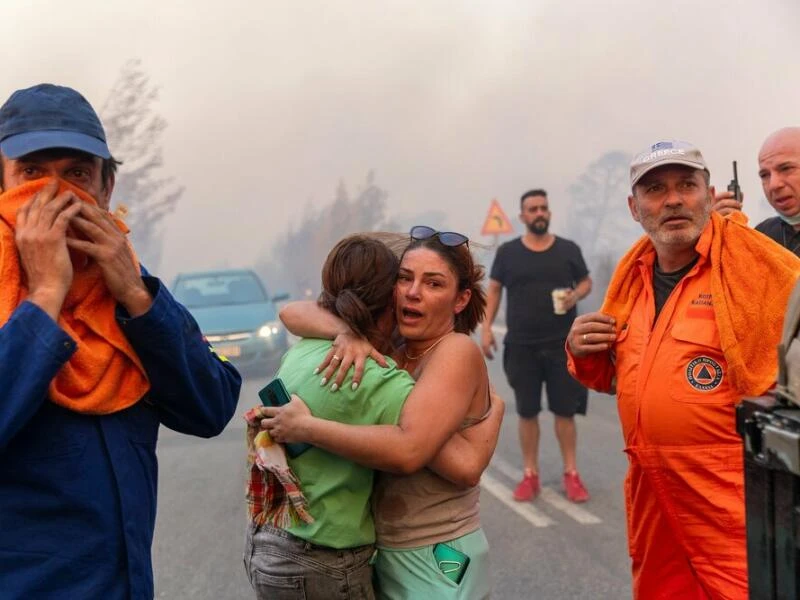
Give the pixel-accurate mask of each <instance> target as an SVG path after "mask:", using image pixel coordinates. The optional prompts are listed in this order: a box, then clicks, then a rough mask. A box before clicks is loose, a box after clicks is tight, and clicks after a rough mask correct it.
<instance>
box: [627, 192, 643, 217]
mask: <svg viewBox="0 0 800 600" xmlns="http://www.w3.org/2000/svg"><path fill="white" fill-rule="evenodd" d="M628 209H629V210H630V211H631V216H632V217H633V220H634V221H636V222H637V223H641V222H642V221H641V219H640V218H639V203H638V202H637V201H636V198H634V197H633V196H632V195H631V196H628Z"/></svg>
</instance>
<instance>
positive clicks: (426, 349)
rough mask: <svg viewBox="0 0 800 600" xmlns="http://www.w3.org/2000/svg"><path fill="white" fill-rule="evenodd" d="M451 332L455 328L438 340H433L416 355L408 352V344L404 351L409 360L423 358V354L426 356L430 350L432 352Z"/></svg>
mask: <svg viewBox="0 0 800 600" xmlns="http://www.w3.org/2000/svg"><path fill="white" fill-rule="evenodd" d="M451 333H453V330H452V329H451V330H450V331H448V332H447V333H445V334H444V335H443V336H442V337H440V338H439V339H438V340H436V341H435V342H433V343H432V344H431V345H430V346H428V347H427V348H425V350H423V351H422V352H420V353H419V354H417V355H416V356H412V355H411V354H409V353H408V349H407V348H408V347H407V346H406V349H405V350H403V353H404V354H405V355H406V358H407V359H408V360H419V359H420V358H422V357H423V356H425V355H426V354H427V353H428V352H430V351H431V350H433V349H434V348H436V346H437V345H438V344H439V342H441V341H442V340H443V339H444V338H446V337H447V336H448V335H450V334H451Z"/></svg>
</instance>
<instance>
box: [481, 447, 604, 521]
mask: <svg viewBox="0 0 800 600" xmlns="http://www.w3.org/2000/svg"><path fill="white" fill-rule="evenodd" d="M491 466H492V467H494V468H495V469H497V470H498V471H500V472H501V473H502V474H503V475H505V476H506V477H508V478H509V479H511V480H512V481H516V480H517V479H519V476H520V471H519V469H517V468H514V467H512V466H511V465H510V464H508V463H507V462H506V461H504V460H503V459H501V458H497V457H496V456H495V457H494V458H492V463H491ZM500 485H502V484H500ZM539 497H540V498H541V499H542V500H544V501H545V502H547V503H548V504H549V505H550V506H552V507H553V508H556V509H558V510H560V511H561V512H563V513H566V514H567V516H569V517H570V518H572V519H574V520H575V521H577V522H578V523H580V524H582V525H595V524H597V523H602V522H603V520H602V519H601V518H600V517H598V516H595V515H593V514H592V513H590V512H589V511H588V510H586V509H585V508H581V507H580V506H578V505H577V504H575V503H574V502H570V501H569V500H567V499H566V498H565V497H564V496H562V495H561V494H560V493H559V492H557V491H556V490H554V489H553V488H550V487H547V486H544V487H542V492H541V494H540V495H539Z"/></svg>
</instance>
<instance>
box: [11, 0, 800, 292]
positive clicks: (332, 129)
mask: <svg viewBox="0 0 800 600" xmlns="http://www.w3.org/2000/svg"><path fill="white" fill-rule="evenodd" d="M799 23H800V3H799V2H797V0H739V1H737V0H705V1H703V0H701V1H697V0H671V1H669V2H668V1H665V0H606V1H603V2H598V1H596V0H554V1H550V0H538V1H537V0H519V1H510V0H492V1H486V2H468V1H452V2H437V1H435V0H425V1H421V0H406V1H404V2H395V1H390V2H386V1H380V0H379V1H377V2H367V1H366V0H361V1H353V0H337V1H336V2H318V1H308V0H307V1H304V2H270V1H256V0H226V1H225V2H218V1H217V2H209V1H206V0H191V1H190V0H185V1H167V0H157V1H156V0H143V1H135V0H126V1H121V0H105V1H98V0H71V1H70V2H63V1H61V2H57V1H54V0H3V1H2V3H0V49H2V55H3V60H2V62H0V64H2V69H3V77H2V84H3V87H2V88H1V89H0V96H2V98H5V97H7V96H8V95H9V94H10V93H11V92H12V91H13V90H15V89H17V88H21V87H26V86H28V85H32V84H35V83H39V82H42V81H50V82H53V83H60V84H64V85H70V86H72V87H75V88H76V89H78V90H80V91H81V92H83V93H84V95H86V96H87V98H88V99H89V100H90V101H91V102H92V103H93V104H94V105H95V106H96V107H97V108H98V109H99V108H100V106H102V104H103V102H104V100H105V98H106V96H107V94H108V90H109V88H110V87H111V85H112V84H113V82H114V80H115V79H116V77H117V75H118V72H119V69H120V67H121V66H122V64H123V63H124V62H125V61H126V60H128V59H130V58H139V59H141V60H142V66H143V68H144V69H145V70H146V72H147V73H148V74H149V75H150V77H151V80H152V81H153V82H154V83H156V84H157V85H159V86H160V88H161V96H160V101H159V104H158V110H159V111H160V113H161V114H162V115H163V116H164V118H166V119H167V121H168V122H169V128H168V130H167V132H166V134H165V137H164V151H165V160H166V170H167V171H168V173H169V174H174V175H175V176H176V177H177V179H178V180H179V181H180V183H182V184H184V185H185V186H186V188H187V191H186V193H185V194H184V196H183V198H182V200H181V204H180V205H179V208H178V210H177V211H176V213H175V214H174V215H172V216H171V217H170V220H169V223H168V227H167V233H168V238H167V241H166V245H165V256H164V261H163V263H162V265H163V266H162V274H164V275H165V276H167V277H171V276H172V275H173V274H174V273H175V272H177V271H180V270H187V269H197V268H205V267H210V266H217V265H219V264H221V263H222V262H223V261H227V262H228V264H230V265H231V266H239V265H243V266H244V265H248V264H250V263H252V261H253V260H254V258H255V255H256V254H258V253H259V252H261V251H262V249H264V248H268V247H269V246H270V245H271V241H272V240H273V239H274V235H275V232H276V231H282V230H283V229H285V228H286V227H288V226H289V224H290V222H292V221H294V222H297V221H298V220H299V219H300V218H301V216H302V214H303V211H304V209H305V208H306V207H307V206H308V205H309V204H310V205H312V206H313V205H314V204H322V203H327V202H329V201H330V200H331V198H332V197H333V193H334V190H335V188H336V185H337V183H338V181H339V180H340V179H343V180H344V181H345V182H346V183H347V184H348V185H349V187H350V188H351V189H353V188H356V187H357V186H358V185H359V184H360V183H361V182H363V180H364V177H365V175H366V173H367V171H368V170H370V169H375V172H376V181H377V183H378V184H379V185H380V186H381V187H383V188H385V189H387V190H388V191H389V193H390V200H391V202H392V203H393V205H394V207H393V208H392V210H393V211H395V212H413V211H416V210H419V211H422V210H428V209H431V208H438V209H440V210H443V211H445V212H446V213H447V214H448V220H449V223H448V224H449V225H450V226H451V227H452V228H453V229H456V230H460V231H463V232H465V233H467V234H469V235H471V236H477V235H478V232H479V230H480V226H481V223H482V221H483V218H484V216H485V214H486V211H487V210H488V207H489V202H490V200H491V199H492V198H495V197H496V198H498V199H499V200H500V202H501V204H502V205H503V207H504V208H505V210H506V212H507V213H509V214H510V216H515V215H516V212H517V210H518V208H517V207H518V198H519V195H520V193H521V192H522V191H524V190H526V189H528V188H531V187H545V188H547V189H548V190H549V191H550V193H551V206H552V209H553V213H554V228H555V229H556V230H558V227H559V222H562V223H563V221H564V220H566V219H568V218H571V216H570V215H569V214H568V198H567V195H566V188H567V187H568V186H569V184H570V183H572V182H573V181H574V180H575V179H576V177H577V176H578V175H579V174H580V173H581V172H582V171H583V170H584V169H585V168H586V167H587V165H588V164H589V163H590V162H592V161H593V160H594V159H596V158H598V157H599V156H600V155H601V154H603V153H604V152H606V151H608V150H615V149H618V150H622V151H625V152H627V153H633V152H635V151H638V150H639V149H641V148H642V147H644V146H646V145H648V144H650V143H652V142H654V141H657V140H658V139H661V138H669V137H675V138H681V139H687V140H689V141H692V142H694V143H695V144H697V145H698V146H699V147H700V148H701V149H702V151H703V153H704V154H705V156H706V159H707V160H708V162H709V164H710V166H711V171H712V181H713V182H715V183H716V184H717V185H718V186H721V187H725V186H726V185H727V183H728V180H729V179H730V177H731V174H730V161H731V160H733V159H737V160H738V161H739V165H740V179H741V182H742V186H743V188H744V192H745V195H746V205H747V210H748V212H749V213H750V214H751V218H754V220H755V219H760V218H762V217H764V216H767V215H768V214H769V207H768V206H767V205H766V202H765V201H764V200H763V195H762V193H761V189H760V185H759V182H758V178H757V176H756V171H757V165H756V155H757V152H758V148H759V146H760V144H761V142H762V140H763V138H764V137H765V136H766V135H767V134H768V133H770V132H771V131H773V130H774V129H777V128H779V127H782V126H785V125H799V124H800V116H798V107H799V106H800V78H798V76H797V68H796V66H795V64H794V63H792V62H791V61H792V60H797V57H799V56H800V36H799V35H798V24H799ZM792 56H794V57H795V59H791V57H792ZM112 151H113V148H112ZM119 158H121V159H123V160H124V158H125V157H124V156H120V157H119ZM117 200H123V199H121V198H118V199H117ZM624 201H625V199H624V198H620V202H624ZM572 218H574V217H572Z"/></svg>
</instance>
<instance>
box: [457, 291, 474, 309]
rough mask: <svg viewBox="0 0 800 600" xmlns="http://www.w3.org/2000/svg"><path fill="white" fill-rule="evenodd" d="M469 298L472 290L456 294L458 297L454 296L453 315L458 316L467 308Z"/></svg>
mask: <svg viewBox="0 0 800 600" xmlns="http://www.w3.org/2000/svg"><path fill="white" fill-rule="evenodd" d="M471 298H472V290H461V291H460V292H458V296H456V306H455V309H454V310H453V312H454V314H459V313H460V312H461V311H463V310H464V309H465V308H467V304H469V301H470V299H471Z"/></svg>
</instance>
